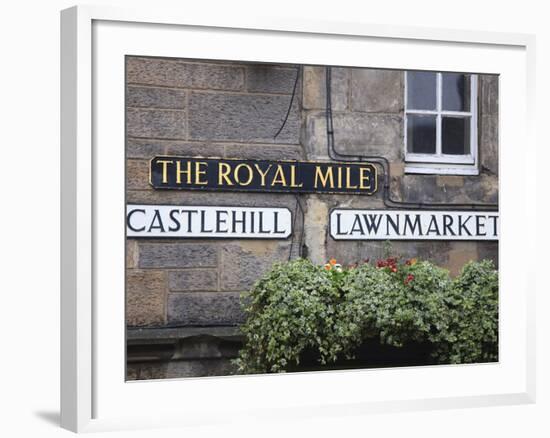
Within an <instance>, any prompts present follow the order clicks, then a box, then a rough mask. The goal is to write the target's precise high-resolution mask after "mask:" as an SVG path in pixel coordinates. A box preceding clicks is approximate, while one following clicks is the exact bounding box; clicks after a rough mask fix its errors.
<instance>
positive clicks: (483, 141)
mask: <svg viewBox="0 0 550 438" xmlns="http://www.w3.org/2000/svg"><path fill="white" fill-rule="evenodd" d="M479 126H480V129H481V138H480V144H479V155H480V160H481V167H482V169H484V170H488V171H489V172H491V173H494V174H495V175H498V116H496V115H495V116H481V118H480V120H479Z"/></svg>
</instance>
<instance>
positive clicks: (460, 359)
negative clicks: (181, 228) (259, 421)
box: [235, 258, 498, 373]
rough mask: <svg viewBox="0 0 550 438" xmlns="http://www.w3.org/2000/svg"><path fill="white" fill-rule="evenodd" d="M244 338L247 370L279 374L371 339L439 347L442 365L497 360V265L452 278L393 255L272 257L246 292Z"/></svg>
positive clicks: (474, 266) (474, 265) (341, 354)
mask: <svg viewBox="0 0 550 438" xmlns="http://www.w3.org/2000/svg"><path fill="white" fill-rule="evenodd" d="M243 306H244V308H245V311H246V313H247V315H248V318H247V320H246V322H245V324H243V326H242V331H243V333H244V335H245V338H246V341H245V345H244V347H243V349H242V350H241V351H240V353H239V358H238V359H237V360H236V361H235V363H236V364H237V366H238V369H239V371H240V372H243V373H261V372H281V371H285V370H288V369H289V368H292V367H295V366H296V365H298V364H299V362H300V356H301V355H302V353H303V352H304V351H306V350H309V351H311V350H313V351H315V352H316V353H317V355H318V358H319V362H321V363H332V362H335V361H336V360H338V359H341V358H352V357H353V356H354V352H355V350H356V349H357V348H358V347H359V346H360V345H361V344H362V343H363V342H364V341H365V340H366V339H369V338H378V339H379V341H380V342H381V343H382V344H387V345H391V346H394V347H402V346H404V345H406V344H408V343H410V342H428V343H430V344H432V345H433V354H434V359H435V360H436V361H437V362H439V363H471V362H483V361H494V360H497V358H498V351H497V345H498V339H497V335H498V273H497V271H496V270H495V269H494V267H493V265H492V263H491V262H490V261H482V262H470V263H469V264H467V265H466V266H465V267H464V268H463V270H462V272H461V274H460V275H459V276H458V277H456V278H455V279H454V280H453V279H451V278H450V276H449V273H448V271H446V270H444V269H442V268H439V267H437V266H435V265H434V264H432V263H430V262H427V261H422V262H416V260H415V259H412V260H407V261H406V262H405V263H401V264H400V263H398V261H397V260H396V259H395V258H387V259H385V260H379V261H378V262H377V263H376V266H372V265H370V264H368V263H365V264H363V265H361V266H359V267H350V268H348V269H342V268H341V267H340V265H338V264H336V261H335V260H331V262H330V263H327V265H325V266H324V267H318V266H315V265H313V264H312V263H311V262H310V261H308V260H304V259H298V260H294V261H291V262H288V263H283V264H277V265H274V267H273V269H272V270H271V271H270V272H269V273H267V274H266V275H265V276H264V277H263V278H262V279H261V280H259V281H258V282H257V283H256V284H255V286H254V287H253V289H252V291H251V293H250V294H249V295H248V296H247V297H246V298H245V299H244V301H243Z"/></svg>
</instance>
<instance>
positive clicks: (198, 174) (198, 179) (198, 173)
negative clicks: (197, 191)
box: [195, 161, 208, 186]
mask: <svg viewBox="0 0 550 438" xmlns="http://www.w3.org/2000/svg"><path fill="white" fill-rule="evenodd" d="M201 166H208V163H206V162H204V161H196V162H195V184H197V185H202V186H204V185H206V184H208V181H202V180H201V176H202V175H206V170H201Z"/></svg>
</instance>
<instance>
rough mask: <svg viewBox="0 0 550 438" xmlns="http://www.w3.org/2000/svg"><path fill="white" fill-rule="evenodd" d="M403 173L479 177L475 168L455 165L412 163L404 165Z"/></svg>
mask: <svg viewBox="0 0 550 438" xmlns="http://www.w3.org/2000/svg"><path fill="white" fill-rule="evenodd" d="M405 173H409V174H425V175H473V176H476V175H479V169H478V168H477V166H468V165H465V166H459V165H456V164H435V163H414V164H411V163H409V164H405Z"/></svg>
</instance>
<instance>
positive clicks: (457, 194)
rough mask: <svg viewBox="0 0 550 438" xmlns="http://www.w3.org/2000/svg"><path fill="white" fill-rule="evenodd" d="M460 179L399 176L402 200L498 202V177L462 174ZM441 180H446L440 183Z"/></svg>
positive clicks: (431, 176) (459, 202)
mask: <svg viewBox="0 0 550 438" xmlns="http://www.w3.org/2000/svg"><path fill="white" fill-rule="evenodd" d="M461 178H462V179H463V185H462V186H461V185H460V179H456V180H453V181H454V183H452V184H450V183H449V182H450V181H451V180H442V179H441V176H437V175H405V176H403V178H401V193H402V199H403V201H409V202H418V203H421V202H422V203H428V202H445V203H455V204H464V203H491V204H492V203H496V202H498V178H497V177H496V176H494V175H485V174H481V175H479V176H464V177H461ZM441 181H446V182H447V183H446V184H442V183H441Z"/></svg>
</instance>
